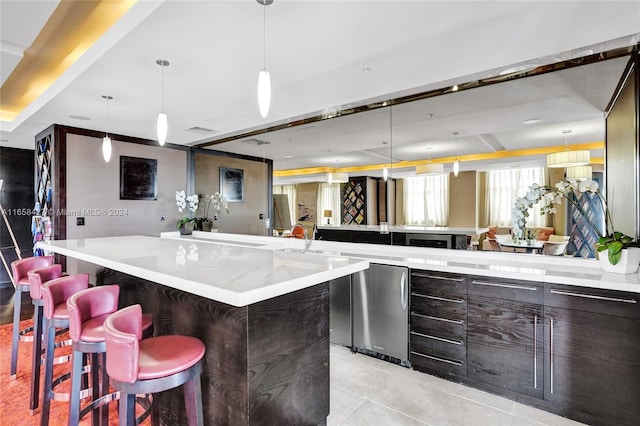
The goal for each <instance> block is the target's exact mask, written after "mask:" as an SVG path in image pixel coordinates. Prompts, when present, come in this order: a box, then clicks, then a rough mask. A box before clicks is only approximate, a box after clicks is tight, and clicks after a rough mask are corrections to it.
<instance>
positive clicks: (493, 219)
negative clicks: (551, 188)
mask: <svg viewBox="0 0 640 426" xmlns="http://www.w3.org/2000/svg"><path fill="white" fill-rule="evenodd" d="M534 183H537V184H538V185H545V184H546V182H545V168H544V167H532V168H527V169H507V170H491V171H488V172H487V193H486V200H487V203H486V209H487V211H486V216H485V217H487V218H488V220H489V223H488V224H487V225H497V226H511V211H512V210H513V204H514V203H515V201H516V198H518V197H523V196H524V195H525V194H526V193H527V191H528V190H529V186H531V185H532V184H534ZM540 226H544V217H543V216H542V215H540V206H538V205H537V204H536V205H534V206H533V208H531V209H530V210H529V217H528V218H527V227H531V228H537V227H540Z"/></svg>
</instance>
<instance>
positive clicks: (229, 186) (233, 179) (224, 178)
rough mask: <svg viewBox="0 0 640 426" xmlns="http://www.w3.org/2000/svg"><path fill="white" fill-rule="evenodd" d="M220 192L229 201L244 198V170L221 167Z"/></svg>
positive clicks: (237, 200)
mask: <svg viewBox="0 0 640 426" xmlns="http://www.w3.org/2000/svg"><path fill="white" fill-rule="evenodd" d="M220 194H222V195H223V196H224V197H225V198H226V199H227V201H229V202H239V201H243V200H244V170H242V169H232V168H229V167H220Z"/></svg>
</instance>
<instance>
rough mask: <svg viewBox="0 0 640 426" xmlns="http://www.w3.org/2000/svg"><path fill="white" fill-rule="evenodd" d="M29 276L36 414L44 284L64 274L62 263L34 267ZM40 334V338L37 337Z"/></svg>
mask: <svg viewBox="0 0 640 426" xmlns="http://www.w3.org/2000/svg"><path fill="white" fill-rule="evenodd" d="M27 275H28V277H29V294H30V295H31V299H32V300H33V306H34V311H33V336H34V341H33V352H32V354H31V392H30V397H29V412H30V413H31V415H33V414H34V412H35V410H36V408H38V402H39V399H40V365H42V310H43V307H44V304H43V302H42V285H43V284H44V283H46V282H47V281H51V280H53V279H56V278H60V277H61V276H62V265H58V264H55V265H49V266H45V267H44V268H38V269H33V270H31V271H29V272H28V273H27ZM35 336H39V338H35Z"/></svg>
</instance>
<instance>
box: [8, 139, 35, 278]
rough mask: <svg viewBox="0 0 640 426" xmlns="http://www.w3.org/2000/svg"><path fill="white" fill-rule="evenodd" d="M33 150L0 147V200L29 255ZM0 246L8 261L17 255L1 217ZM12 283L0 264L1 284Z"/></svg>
mask: <svg viewBox="0 0 640 426" xmlns="http://www.w3.org/2000/svg"><path fill="white" fill-rule="evenodd" d="M33 155H34V154H33V150H30V149H17V148H7V147H0V179H4V185H3V186H2V191H0V203H1V204H2V207H3V208H4V210H5V212H6V215H7V219H8V221H9V224H10V225H11V228H12V229H13V233H14V235H15V237H16V240H17V242H18V246H19V247H20V250H21V252H22V256H23V257H27V256H31V253H32V251H33V242H32V240H31V216H30V215H29V214H27V213H30V211H31V209H33V193H34V188H33V170H34V161H33ZM0 248H1V249H2V255H3V256H4V257H5V259H6V260H7V264H9V265H10V264H11V262H12V261H14V260H16V259H17V258H18V256H17V254H16V252H15V250H14V248H13V242H12V240H11V237H10V235H9V231H8V229H7V226H6V224H5V222H4V220H2V221H1V223H0ZM10 285H11V278H10V277H9V275H8V274H7V272H6V270H5V268H4V266H0V288H2V287H4V286H10Z"/></svg>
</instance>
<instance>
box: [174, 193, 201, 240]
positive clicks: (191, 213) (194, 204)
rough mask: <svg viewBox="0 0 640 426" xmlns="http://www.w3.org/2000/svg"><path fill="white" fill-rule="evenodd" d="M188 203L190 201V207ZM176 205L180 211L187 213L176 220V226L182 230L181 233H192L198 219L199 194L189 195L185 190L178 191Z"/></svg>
mask: <svg viewBox="0 0 640 426" xmlns="http://www.w3.org/2000/svg"><path fill="white" fill-rule="evenodd" d="M187 203H189V208H188V209H187ZM176 205H177V206H178V212H179V213H184V214H185V215H184V217H182V218H180V219H178V221H177V222H176V228H178V229H179V230H180V234H181V235H190V234H191V232H193V227H194V224H195V220H196V219H195V213H196V212H197V211H198V194H191V195H189V196H187V194H186V193H185V192H184V190H180V191H176Z"/></svg>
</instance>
